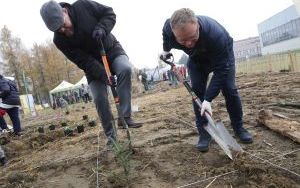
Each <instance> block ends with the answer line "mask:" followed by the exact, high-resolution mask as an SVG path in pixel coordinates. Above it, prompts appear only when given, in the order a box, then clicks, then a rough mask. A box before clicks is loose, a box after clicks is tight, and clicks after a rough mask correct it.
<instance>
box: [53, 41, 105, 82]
mask: <svg viewBox="0 0 300 188" xmlns="http://www.w3.org/2000/svg"><path fill="white" fill-rule="evenodd" d="M54 44H55V45H56V47H57V48H58V49H59V50H60V51H61V52H62V53H63V54H64V55H65V56H66V57H67V58H68V59H69V60H71V61H72V62H73V63H75V64H76V65H77V66H78V67H79V68H80V69H81V70H83V71H84V72H85V73H86V74H88V75H91V76H92V77H93V78H94V79H99V78H101V77H102V76H103V75H101V74H103V68H102V67H103V66H102V65H101V64H100V62H99V61H97V60H96V59H95V58H94V57H92V56H91V55H89V54H87V53H85V52H84V51H82V50H81V49H79V48H74V47H71V46H70V45H68V43H67V42H66V41H60V42H56V41H55V40H54Z"/></svg>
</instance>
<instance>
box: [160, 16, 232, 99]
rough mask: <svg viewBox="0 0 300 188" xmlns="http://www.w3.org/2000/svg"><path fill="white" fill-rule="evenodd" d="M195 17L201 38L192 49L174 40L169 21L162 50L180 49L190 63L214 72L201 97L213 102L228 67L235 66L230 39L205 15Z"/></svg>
mask: <svg viewBox="0 0 300 188" xmlns="http://www.w3.org/2000/svg"><path fill="white" fill-rule="evenodd" d="M197 18H198V23H199V25H200V27H199V33H200V35H199V39H198V42H197V43H196V45H195V47H193V48H192V49H188V48H186V47H185V46H183V45H181V44H179V43H178V42H177V41H176V38H175V36H174V34H173V32H172V29H171V26H170V19H168V20H166V22H165V24H164V27H163V49H164V51H170V50H171V49H172V48H175V49H179V50H183V51H184V52H185V53H186V54H188V55H189V58H190V59H191V60H192V61H193V62H195V63H197V64H198V65H199V67H200V69H201V71H202V70H203V71H204V72H205V73H209V72H214V76H213V77H212V80H211V83H210V85H209V86H208V88H207V91H206V93H205V96H204V99H205V100H207V101H212V99H214V98H215V97H216V96H217V95H218V94H219V92H220V89H221V88H222V85H223V81H224V80H225V79H226V76H227V73H228V70H229V68H230V67H231V66H234V53H233V49H232V45H233V39H232V38H231V37H230V35H229V33H228V32H227V31H226V30H225V28H224V27H223V26H222V25H220V24H219V23H218V22H217V21H215V20H214V19H212V18H209V17H207V16H197Z"/></svg>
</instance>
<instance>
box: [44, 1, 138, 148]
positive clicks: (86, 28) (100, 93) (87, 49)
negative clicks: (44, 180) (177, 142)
mask: <svg viewBox="0 0 300 188" xmlns="http://www.w3.org/2000/svg"><path fill="white" fill-rule="evenodd" d="M40 14H41V16H42V19H43V20H44V22H45V24H46V26H47V27H48V29H49V30H50V31H53V32H54V39H53V42H54V44H55V45H56V47H57V48H58V49H59V50H60V51H61V52H62V53H63V54H64V55H65V56H66V57H67V58H68V59H69V60H71V61H72V62H73V63H75V64H76V65H77V66H78V67H79V68H80V69H82V70H83V71H84V72H85V74H86V77H87V80H88V83H89V87H90V89H91V92H92V95H93V99H94V103H95V104H96V109H97V112H98V115H99V117H100V119H101V121H102V127H103V129H104V132H105V135H106V136H107V137H108V140H109V142H108V144H111V140H112V139H115V133H114V130H113V127H112V113H111V109H110V105H109V101H108V94H107V84H106V83H107V76H106V73H105V69H104V65H103V63H102V59H101V54H100V49H99V44H98V42H97V41H99V40H102V42H103V46H104V49H105V51H106V52H107V58H108V61H109V62H110V68H111V71H112V73H113V74H115V75H116V76H117V80H118V83H117V92H118V94H119V97H120V108H121V111H122V113H123V116H124V118H125V121H126V122H127V124H128V127H130V128H138V127H141V124H140V123H136V122H134V121H133V120H132V118H131V66H130V63H129V60H128V57H127V55H126V53H125V51H124V50H123V48H122V46H121V44H120V43H119V42H118V41H117V39H116V38H115V36H114V35H113V34H111V31H112V29H113V27H114V25H115V23H116V15H115V13H114V11H113V9H112V8H111V7H108V6H105V5H102V4H99V3H97V2H95V1H91V0H78V1H76V2H74V3H73V4H68V3H57V2H55V1H52V0H51V1H49V2H46V3H45V4H43V6H42V7H41V10H40ZM118 125H119V126H120V127H123V126H122V124H121V121H119V123H118Z"/></svg>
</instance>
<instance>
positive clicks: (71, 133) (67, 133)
mask: <svg viewBox="0 0 300 188" xmlns="http://www.w3.org/2000/svg"><path fill="white" fill-rule="evenodd" d="M64 133H65V136H74V131H73V130H72V129H71V128H70V127H65V129H64Z"/></svg>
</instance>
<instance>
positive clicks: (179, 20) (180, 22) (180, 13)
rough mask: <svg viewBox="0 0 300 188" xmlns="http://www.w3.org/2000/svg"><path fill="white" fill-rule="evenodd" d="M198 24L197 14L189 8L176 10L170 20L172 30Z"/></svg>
mask: <svg viewBox="0 0 300 188" xmlns="http://www.w3.org/2000/svg"><path fill="white" fill-rule="evenodd" d="M196 22H197V17H196V15H195V13H194V11H192V10H191V9H189V8H181V9H178V10H176V11H175V12H174V13H173V14H172V16H171V20H170V24H171V28H172V29H176V28H182V27H183V26H184V25H185V24H187V23H196Z"/></svg>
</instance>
